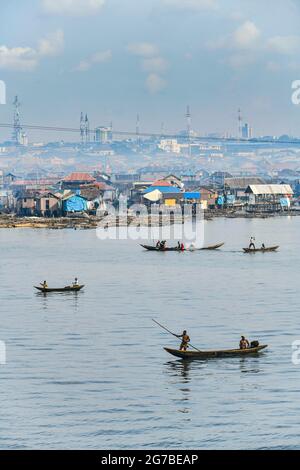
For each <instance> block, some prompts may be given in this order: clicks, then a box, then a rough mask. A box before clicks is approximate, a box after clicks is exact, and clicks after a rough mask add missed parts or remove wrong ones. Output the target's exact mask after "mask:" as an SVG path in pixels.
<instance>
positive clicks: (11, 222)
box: [0, 211, 300, 230]
mask: <svg viewBox="0 0 300 470" xmlns="http://www.w3.org/2000/svg"><path fill="white" fill-rule="evenodd" d="M298 215H300V211H289V212H279V213H253V214H252V213H251V214H250V213H241V212H234V211H209V212H205V213H204V216H203V219H204V220H205V221H213V220H214V219H218V218H228V219H271V218H274V217H287V216H291V217H296V216H298ZM191 220H193V219H192V217H190V216H188V217H186V218H183V217H181V216H178V215H177V216H176V215H174V216H159V215H152V216H151V215H148V216H142V217H141V216H133V215H128V216H127V217H126V216H110V215H108V216H102V217H97V216H87V217H60V218H46V217H45V218H43V217H17V216H15V215H0V229H5V228H6V229H7V228H8V229H11V228H32V229H43V228H44V229H50V230H62V229H74V230H77V229H79V230H91V229H96V228H98V227H102V228H104V229H107V228H110V227H126V226H127V227H129V226H132V227H151V226H167V225H174V224H179V223H181V224H184V223H185V221H186V222H190V221H191Z"/></svg>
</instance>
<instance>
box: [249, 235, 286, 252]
mask: <svg viewBox="0 0 300 470" xmlns="http://www.w3.org/2000/svg"><path fill="white" fill-rule="evenodd" d="M278 248H279V245H276V246H265V244H264V243H262V244H261V247H259V248H257V246H256V245H255V237H251V238H250V242H249V246H248V248H243V250H244V253H269V252H272V251H277V250H278Z"/></svg>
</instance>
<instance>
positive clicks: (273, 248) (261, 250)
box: [243, 246, 279, 253]
mask: <svg viewBox="0 0 300 470" xmlns="http://www.w3.org/2000/svg"><path fill="white" fill-rule="evenodd" d="M278 248H279V246H270V247H266V248H255V249H254V248H243V250H244V252H245V253H268V252H271V251H276V250H278Z"/></svg>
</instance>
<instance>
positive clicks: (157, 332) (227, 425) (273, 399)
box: [0, 217, 300, 449]
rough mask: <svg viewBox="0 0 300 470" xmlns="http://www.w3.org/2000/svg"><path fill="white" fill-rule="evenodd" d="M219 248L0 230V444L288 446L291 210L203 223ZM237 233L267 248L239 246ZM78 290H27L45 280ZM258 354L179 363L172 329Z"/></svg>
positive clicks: (292, 444) (291, 435)
mask: <svg viewBox="0 0 300 470" xmlns="http://www.w3.org/2000/svg"><path fill="white" fill-rule="evenodd" d="M205 233H206V243H209V244H212V243H216V242H220V241H225V242H226V245H225V246H224V248H223V249H222V250H221V251H220V252H195V253H151V252H144V251H143V250H142V249H141V248H140V247H139V246H138V244H137V243H136V242H132V241H119V242H116V241H99V240H98V239H97V237H96V235H95V232H94V231H84V230H82V231H78V230H77V231H73V230H62V231H48V230H30V229H23V230H22V229H12V230H8V229H2V230H1V231H0V242H1V268H0V285H1V290H0V309H1V310H0V318H1V329H0V339H1V340H3V341H5V342H6V346H7V364H6V365H1V366H0V377H1V386H0V422H1V426H0V447H1V448H3V449H28V448H35V449H46V448H58V449H73V448H81V449H88V448H89V449H91V448H94V449H97V448H102V449H118V448H121V449H134V448H141V449H155V448H164V449H173V448H179V449H184V448H186V449H189V448H198V449H212V448H217V449H242V448H245V449H258V448H270V449H278V448H300V444H299V437H298V435H299V432H300V424H299V413H300V393H299V391H300V366H295V365H293V363H292V361H291V356H292V349H291V344H292V342H293V341H294V340H297V339H300V328H299V323H300V319H299V275H298V269H299V263H300V240H299V233H300V218H298V217H296V218H285V217H282V218H276V219H273V220H258V219H256V220H255V219H254V220H244V219H240V220H238V219H226V220H223V219H221V220H215V221H213V222H207V223H206V227H205ZM250 235H255V236H256V238H257V240H260V241H261V242H262V241H264V242H265V243H266V244H268V245H271V244H272V245H273V244H279V245H280V246H281V249H280V251H279V252H278V253H269V254H256V255H246V254H243V253H241V252H240V249H241V248H242V247H243V246H245V245H246V244H247V243H248V239H249V236H250ZM75 276H78V277H79V280H80V281H82V282H84V283H85V284H86V288H85V290H84V291H83V292H80V293H78V294H72V293H71V294H52V295H47V296H43V295H41V294H38V293H35V292H34V290H33V285H34V284H37V283H39V282H40V281H42V280H44V279H47V281H48V283H49V284H51V285H53V284H56V285H65V284H67V283H68V282H71V281H72V280H73V278H74V277H75ZM152 318H156V319H157V320H158V321H160V322H161V323H163V324H165V325H166V326H168V327H169V328H170V329H172V330H175V331H176V332H178V333H179V332H181V331H182V329H183V328H186V329H187V330H188V332H189V334H190V336H191V340H192V343H193V344H195V345H197V346H198V347H201V348H202V349H205V348H208V349H210V348H214V347H216V348H218V347H219V348H227V347H228V348H231V347H234V346H236V345H237V344H238V342H239V338H240V335H241V334H245V335H246V336H247V337H250V338H251V339H259V340H260V342H262V343H268V344H269V345H270V347H269V350H268V352H267V353H265V354H262V355H261V356H260V357H252V358H250V357H249V358H243V359H241V358H228V359H223V360H210V361H206V362H192V363H182V362H181V361H179V360H176V359H175V358H174V360H173V358H172V356H169V355H167V353H166V352H165V351H164V350H163V349H162V347H163V346H171V347H174V346H176V345H178V343H179V342H178V341H177V340H176V339H175V338H173V337H172V336H170V335H168V334H167V333H165V332H164V331H163V330H161V329H160V328H158V327H157V326H155V325H154V324H153V323H152V321H151V319H152Z"/></svg>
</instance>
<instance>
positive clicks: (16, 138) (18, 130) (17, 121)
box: [12, 96, 22, 145]
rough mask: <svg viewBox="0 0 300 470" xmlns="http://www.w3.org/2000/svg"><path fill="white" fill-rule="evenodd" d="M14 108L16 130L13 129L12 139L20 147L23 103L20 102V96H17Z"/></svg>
mask: <svg viewBox="0 0 300 470" xmlns="http://www.w3.org/2000/svg"><path fill="white" fill-rule="evenodd" d="M13 106H14V128H13V135H12V138H13V140H14V142H15V144H16V145H19V144H20V143H21V134H22V126H21V118H20V106H21V103H20V101H19V98H18V96H15V99H14V102H13Z"/></svg>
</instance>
